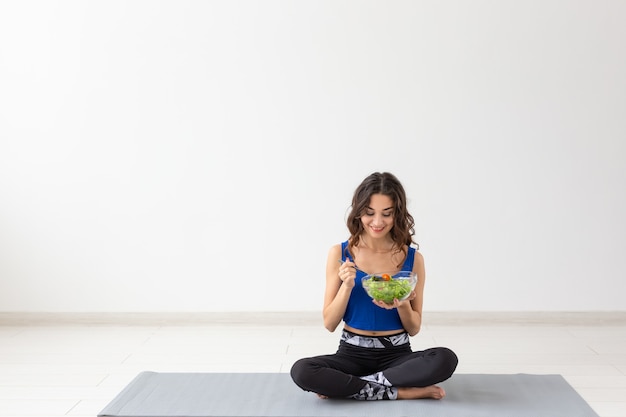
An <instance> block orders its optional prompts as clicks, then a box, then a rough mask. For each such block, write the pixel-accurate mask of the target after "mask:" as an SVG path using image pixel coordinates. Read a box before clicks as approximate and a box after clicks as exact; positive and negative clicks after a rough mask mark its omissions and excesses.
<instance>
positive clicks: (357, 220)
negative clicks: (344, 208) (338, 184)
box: [346, 172, 419, 266]
mask: <svg viewBox="0 0 626 417" xmlns="http://www.w3.org/2000/svg"><path fill="white" fill-rule="evenodd" d="M373 194H383V195H386V196H388V197H389V198H391V201H392V202H393V228H392V229H391V231H390V232H389V234H390V236H391V239H392V240H393V242H394V244H395V245H394V246H395V247H396V248H397V249H396V251H397V252H403V256H402V259H403V260H404V259H405V258H406V254H407V249H405V246H407V247H408V246H411V244H415V245H417V243H416V242H415V241H414V240H413V236H414V235H415V221H414V219H413V216H411V214H410V213H409V211H408V209H407V201H406V193H405V192H404V187H403V186H402V184H401V183H400V181H399V180H398V178H396V176H395V175H393V174H391V173H389V172H375V173H373V174H371V175H369V176H368V177H367V178H365V179H364V180H363V182H361V184H360V185H359V186H358V187H357V188H356V190H355V191H354V196H353V197H352V204H351V210H350V213H349V214H348V219H347V221H346V223H347V226H348V230H349V231H350V239H349V240H348V247H347V249H348V251H349V252H350V253H351V254H354V250H353V249H354V248H355V247H356V246H357V245H358V244H359V242H360V240H361V234H362V233H363V231H364V228H363V223H361V215H362V214H363V213H364V212H365V210H367V207H368V205H369V203H370V198H371V197H372V195H373ZM418 247H419V246H418ZM397 252H396V253H397ZM400 265H402V263H401V264H400ZM400 265H398V266H400Z"/></svg>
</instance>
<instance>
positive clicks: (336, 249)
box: [328, 243, 341, 260]
mask: <svg viewBox="0 0 626 417" xmlns="http://www.w3.org/2000/svg"><path fill="white" fill-rule="evenodd" d="M328 258H335V259H337V260H340V259H341V243H337V244H335V245H333V246H331V247H330V249H329V250H328Z"/></svg>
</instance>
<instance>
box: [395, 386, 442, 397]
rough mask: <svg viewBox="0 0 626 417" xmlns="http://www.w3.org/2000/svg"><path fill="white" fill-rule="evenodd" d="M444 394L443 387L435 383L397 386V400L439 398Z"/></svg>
mask: <svg viewBox="0 0 626 417" xmlns="http://www.w3.org/2000/svg"><path fill="white" fill-rule="evenodd" d="M445 396H446V392H445V391H444V389H443V388H441V387H438V386H437V385H431V386H429V387H398V399H399V400H417V399H418V398H434V399H435V400H440V399H442V398H443V397H445Z"/></svg>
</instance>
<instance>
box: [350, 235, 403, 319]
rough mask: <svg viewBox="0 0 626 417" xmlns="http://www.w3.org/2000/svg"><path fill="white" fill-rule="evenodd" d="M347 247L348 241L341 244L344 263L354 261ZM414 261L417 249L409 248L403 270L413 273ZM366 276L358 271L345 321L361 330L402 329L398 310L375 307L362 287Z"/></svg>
mask: <svg viewBox="0 0 626 417" xmlns="http://www.w3.org/2000/svg"><path fill="white" fill-rule="evenodd" d="M347 246H348V242H347V241H346V242H343V243H342V244H341V254H342V255H341V260H342V261H345V260H346V258H348V259H349V260H351V261H352V257H351V256H350V255H349V254H348V251H347V250H346V248H347ZM414 259H415V248H412V247H410V246H409V252H408V254H407V257H406V260H405V261H404V264H403V265H402V270H403V271H412V270H413V260H414ZM379 272H382V271H379ZM366 275H367V274H365V273H364V272H361V271H356V280H355V285H354V288H353V289H352V292H351V293H350V299H349V300H348V306H347V307H346V312H345V313H344V315H343V321H344V322H345V323H346V324H347V325H348V326H351V327H354V328H355V329H361V330H374V331H383V330H397V329H402V328H403V326H402V321H400V315H399V314H398V311H397V309H395V308H394V309H392V310H387V309H384V308H380V307H378V306H377V305H375V304H374V303H373V302H372V299H371V298H370V296H369V295H367V293H366V292H365V289H364V288H363V285H361V279H362V278H363V277H364V276H366Z"/></svg>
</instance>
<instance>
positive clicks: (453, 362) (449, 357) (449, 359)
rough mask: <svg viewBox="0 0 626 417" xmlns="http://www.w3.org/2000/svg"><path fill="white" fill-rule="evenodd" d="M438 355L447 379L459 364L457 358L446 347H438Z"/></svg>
mask: <svg viewBox="0 0 626 417" xmlns="http://www.w3.org/2000/svg"><path fill="white" fill-rule="evenodd" d="M438 354H439V355H441V357H442V359H443V360H442V364H443V365H444V366H445V367H446V371H447V373H448V378H449V377H451V376H452V374H453V373H454V371H455V370H456V367H457V365H458V364H459V358H458V356H457V355H456V353H454V352H453V351H452V350H451V349H448V348H447V347H440V348H439V352H438Z"/></svg>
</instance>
